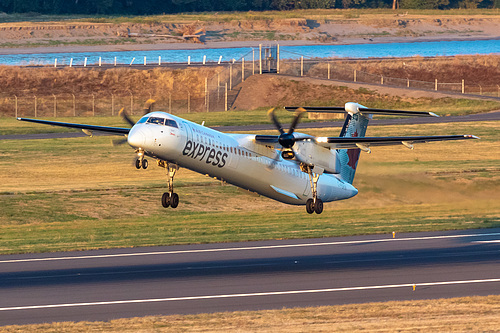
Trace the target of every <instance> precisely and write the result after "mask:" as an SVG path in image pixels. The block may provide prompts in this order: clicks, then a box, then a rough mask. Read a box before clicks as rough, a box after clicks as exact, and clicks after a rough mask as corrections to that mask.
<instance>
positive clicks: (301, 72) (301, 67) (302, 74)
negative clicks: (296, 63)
mask: <svg viewBox="0 0 500 333" xmlns="http://www.w3.org/2000/svg"><path fill="white" fill-rule="evenodd" d="M300 76H304V57H303V56H300Z"/></svg>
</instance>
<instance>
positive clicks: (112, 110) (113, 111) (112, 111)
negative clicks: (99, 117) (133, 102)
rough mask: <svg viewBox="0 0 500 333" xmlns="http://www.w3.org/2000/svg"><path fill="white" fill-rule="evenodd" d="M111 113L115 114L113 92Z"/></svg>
mask: <svg viewBox="0 0 500 333" xmlns="http://www.w3.org/2000/svg"><path fill="white" fill-rule="evenodd" d="M111 115H112V116H114V115H115V95H113V94H111Z"/></svg>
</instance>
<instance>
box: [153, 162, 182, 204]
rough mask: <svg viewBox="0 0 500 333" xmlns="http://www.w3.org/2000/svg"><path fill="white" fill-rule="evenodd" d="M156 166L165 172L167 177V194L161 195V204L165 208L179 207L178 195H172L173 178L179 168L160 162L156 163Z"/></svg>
mask: <svg viewBox="0 0 500 333" xmlns="http://www.w3.org/2000/svg"><path fill="white" fill-rule="evenodd" d="M158 166H160V167H163V168H165V169H166V170H167V177H168V192H165V193H163V195H162V196H161V204H162V206H163V207H165V208H168V207H172V208H177V206H178V205H179V195H178V194H177V193H174V176H175V173H176V172H177V170H179V166H178V165H176V164H172V163H168V162H165V161H161V160H159V161H158Z"/></svg>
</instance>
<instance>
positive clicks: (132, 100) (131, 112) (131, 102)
mask: <svg viewBox="0 0 500 333" xmlns="http://www.w3.org/2000/svg"><path fill="white" fill-rule="evenodd" d="M129 94H130V114H133V113H134V95H133V94H132V92H131V91H129Z"/></svg>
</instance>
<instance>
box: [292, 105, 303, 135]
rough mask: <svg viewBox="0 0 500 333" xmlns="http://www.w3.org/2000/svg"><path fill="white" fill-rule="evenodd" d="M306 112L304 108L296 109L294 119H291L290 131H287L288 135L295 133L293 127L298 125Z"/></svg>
mask: <svg viewBox="0 0 500 333" xmlns="http://www.w3.org/2000/svg"><path fill="white" fill-rule="evenodd" d="M305 112H306V110H305V109H304V108H297V110H295V118H293V121H292V124H291V125H290V129H289V130H288V134H292V133H293V132H294V131H295V127H297V125H298V124H299V121H300V118H302V115H303V114H304V113H305Z"/></svg>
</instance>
